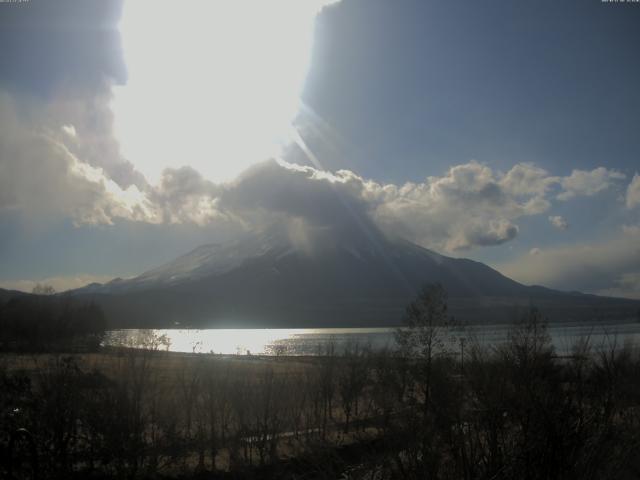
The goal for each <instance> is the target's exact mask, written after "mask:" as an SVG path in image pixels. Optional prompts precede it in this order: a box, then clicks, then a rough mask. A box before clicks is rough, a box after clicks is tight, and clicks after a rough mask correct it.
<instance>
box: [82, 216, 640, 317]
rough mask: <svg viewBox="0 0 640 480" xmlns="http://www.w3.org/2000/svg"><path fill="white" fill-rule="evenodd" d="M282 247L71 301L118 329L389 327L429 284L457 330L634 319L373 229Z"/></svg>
mask: <svg viewBox="0 0 640 480" xmlns="http://www.w3.org/2000/svg"><path fill="white" fill-rule="evenodd" d="M291 237H292V236H290V235H288V234H285V231H284V230H283V229H275V228H273V229H270V230H266V231H264V232H262V233H259V234H255V235H248V236H247V237H245V238H242V239H240V240H238V241H235V242H230V243H226V244H211V245H203V246H201V247H198V248H196V249H195V250H193V251H191V252H190V253H188V254H186V255H184V256H182V257H179V258H177V259H176V260H174V261H172V262H169V263H167V264H166V265H164V266H161V267H159V268H156V269H153V270H150V271H148V272H145V273H143V274H141V275H139V276H137V277H134V278H131V279H115V280H113V281H111V282H109V283H106V284H103V285H100V284H91V285H88V286H87V287H84V288H82V289H78V290H75V291H74V292H72V294H74V295H79V296H83V297H90V298H91V299H93V300H95V301H96V302H98V304H99V305H100V306H101V307H102V308H103V310H104V312H105V314H106V316H107V318H108V319H109V321H110V324H111V325H113V326H117V327H150V326H153V327H159V326H175V325H178V324H179V325H183V326H186V325H188V326H225V327H244V326H254V327H309V326H317V327H323V326H384V325H395V324H398V323H399V322H400V320H401V318H402V314H403V312H404V308H405V306H406V305H407V304H408V303H409V302H410V301H411V300H412V299H413V298H414V297H415V295H416V293H417V291H418V289H419V288H420V287H421V286H422V285H424V284H427V283H433V282H439V283H441V284H442V285H443V286H444V288H445V289H446V291H447V293H448V295H449V305H450V311H451V314H452V315H453V316H454V317H456V319H457V320H460V321H464V322H490V323H493V322H508V321H514V320H517V319H518V318H519V317H520V316H521V315H522V314H523V313H524V311H525V310H526V309H528V308H529V307H530V306H531V305H535V306H537V307H539V308H540V309H541V310H542V311H543V313H544V314H545V315H547V316H548V318H549V319H550V320H551V321H556V320H564V321H573V320H575V321H585V320H612V319H621V318H633V317H634V316H635V312H636V311H637V309H638V306H639V305H640V302H636V301H632V300H626V299H614V298H606V297H598V296H594V295H585V294H581V293H575V292H573V293H565V292H560V291H555V290H551V289H548V288H544V287H540V286H525V285H522V284H520V283H518V282H515V281H513V280H511V279H509V278H507V277H505V276H504V275H502V274H500V273H499V272H497V271H495V270H493V269H492V268H490V267H488V266H487V265H484V264H482V263H479V262H475V261H472V260H467V259H458V258H450V257H446V256H443V255H440V254H437V253H435V252H433V251H430V250H427V249H425V248H422V247H420V246H418V245H415V244H413V243H411V242H408V241H406V240H401V239H390V238H387V237H385V236H383V235H382V234H380V233H379V232H377V231H374V230H372V229H366V228H363V229H355V228H354V229H351V230H344V231H342V232H340V233H336V232H335V231H334V230H328V229H327V230H323V229H317V230H316V231H314V233H313V235H310V236H303V238H299V239H298V240H296V241H294V240H292V239H291ZM293 237H294V238H295V235H294V236H293Z"/></svg>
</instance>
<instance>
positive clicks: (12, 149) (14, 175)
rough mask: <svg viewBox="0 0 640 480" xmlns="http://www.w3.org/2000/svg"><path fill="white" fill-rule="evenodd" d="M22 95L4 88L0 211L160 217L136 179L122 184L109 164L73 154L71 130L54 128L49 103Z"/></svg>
mask: <svg viewBox="0 0 640 480" xmlns="http://www.w3.org/2000/svg"><path fill="white" fill-rule="evenodd" d="M19 100H20V99H14V98H13V97H11V96H10V95H9V94H7V93H6V92H0V122H1V123H2V127H3V128H2V130H0V192H2V193H0V211H1V210H11V211H18V212H20V213H22V214H23V215H24V216H26V217H27V218H33V219H37V218H42V217H46V216H49V215H63V216H66V217H69V218H72V219H73V220H74V221H75V222H77V223H89V224H111V223H113V220H114V219H115V218H128V219H131V220H142V221H150V222H154V221H156V220H155V219H154V214H153V212H152V207H151V205H150V204H149V201H148V200H147V199H146V197H145V195H144V193H143V191H142V190H141V189H140V188H139V187H138V186H137V185H136V184H135V183H132V182H126V183H127V184H128V185H127V187H122V186H121V185H120V184H118V183H117V182H115V181H114V180H113V179H112V175H110V174H109V173H108V172H107V171H106V170H105V168H103V167H101V166H95V165H92V164H90V163H87V162H86V161H84V160H82V159H80V158H79V157H78V156H77V155H76V154H74V153H73V151H72V150H71V148H70V147H69V146H68V145H67V143H65V142H66V141H68V140H69V135H68V134H67V133H65V132H64V131H63V130H62V129H61V127H60V126H56V128H52V117H51V110H50V109H49V105H44V106H42V105H41V106H34V105H32V104H30V102H22V103H21V102H20V101H19ZM25 104H27V106H25ZM143 189H144V187H143Z"/></svg>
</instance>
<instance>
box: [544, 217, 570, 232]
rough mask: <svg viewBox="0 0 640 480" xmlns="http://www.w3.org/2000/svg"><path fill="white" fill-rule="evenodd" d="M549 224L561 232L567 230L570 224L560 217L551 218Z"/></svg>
mask: <svg viewBox="0 0 640 480" xmlns="http://www.w3.org/2000/svg"><path fill="white" fill-rule="evenodd" d="M549 222H551V225H553V226H554V227H556V228H557V229H559V230H566V229H567V228H569V223H568V222H567V221H566V220H565V219H564V218H563V217H562V216H560V215H551V216H550V217H549Z"/></svg>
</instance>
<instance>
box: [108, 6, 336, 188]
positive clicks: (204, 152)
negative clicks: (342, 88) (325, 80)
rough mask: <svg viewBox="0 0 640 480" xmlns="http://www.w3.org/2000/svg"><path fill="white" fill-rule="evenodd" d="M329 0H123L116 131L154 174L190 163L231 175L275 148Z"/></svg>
mask: <svg viewBox="0 0 640 480" xmlns="http://www.w3.org/2000/svg"><path fill="white" fill-rule="evenodd" d="M326 3H328V2H327V1H304V0H271V1H266V0H254V1H248V0H185V1H181V2H175V1H168V0H128V1H126V2H125V5H124V11H123V16H122V21H121V23H120V30H121V35H122V42H123V48H124V55H125V61H126V63H127V69H128V73H129V79H128V82H127V84H126V85H124V86H119V87H116V88H115V89H114V99H113V110H114V116H115V128H116V135H117V136H118V139H119V141H120V144H121V148H122V152H123V154H124V155H125V157H126V158H127V159H129V160H130V161H131V162H133V163H134V165H136V167H137V168H138V169H139V170H140V171H142V173H144V174H145V175H146V176H147V178H148V180H149V181H151V182H152V183H155V182H157V181H158V179H159V178H160V173H161V172H162V170H163V169H164V168H166V167H179V166H183V165H189V166H192V167H193V168H195V169H196V170H198V171H200V172H201V173H202V174H203V175H204V176H205V177H206V178H209V179H211V180H215V181H223V180H229V179H231V178H232V177H233V176H235V175H236V174H237V173H238V172H240V171H241V170H243V169H244V168H246V167H247V166H248V165H250V164H252V163H255V162H256V161H259V160H262V159H264V158H267V157H269V156H273V155H277V154H278V153H279V151H280V149H281V147H282V145H283V144H284V143H286V142H288V140H289V139H288V132H290V131H291V129H290V126H291V121H292V119H293V117H294V116H295V114H296V113H297V111H298V104H299V96H300V92H301V89H302V87H303V84H304V79H305V76H306V73H307V70H308V66H309V57H310V52H311V43H312V39H313V25H314V19H315V15H316V13H317V12H318V11H319V9H320V8H321V7H322V6H323V5H324V4H326Z"/></svg>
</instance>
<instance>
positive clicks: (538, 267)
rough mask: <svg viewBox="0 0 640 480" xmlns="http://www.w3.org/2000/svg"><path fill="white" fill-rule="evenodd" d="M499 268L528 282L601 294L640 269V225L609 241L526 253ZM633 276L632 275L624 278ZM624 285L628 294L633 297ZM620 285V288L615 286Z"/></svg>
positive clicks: (623, 231) (627, 229) (519, 279)
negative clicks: (530, 253)
mask: <svg viewBox="0 0 640 480" xmlns="http://www.w3.org/2000/svg"><path fill="white" fill-rule="evenodd" d="M496 268H497V269H498V270H499V271H500V272H502V273H503V274H505V275H507V276H508V277H510V278H513V279H514V280H517V281H519V282H522V283H525V284H529V285H531V284H538V285H545V286H547V287H551V288H561V289H562V288H566V287H567V285H571V288H572V289H577V290H580V291H585V292H591V293H601V292H603V291H605V290H607V289H609V290H610V289H611V288H613V287H612V285H618V286H619V285H620V281H621V279H622V280H623V279H624V278H635V277H634V275H636V274H637V272H640V228H626V229H623V230H622V231H621V232H620V233H619V234H617V235H614V236H612V237H611V238H609V239H608V240H605V241H602V242H598V243H583V244H577V245H576V244H574V245H568V246H562V247H556V248H547V249H545V250H540V251H538V253H537V254H535V255H523V256H521V257H519V258H516V259H513V260H511V261H509V262H506V263H503V264H501V265H496ZM625 275H631V277H625ZM628 285H629V284H628V283H627V284H625V288H627V293H626V294H625V296H631V295H630V292H629V288H628ZM616 288H618V287H616Z"/></svg>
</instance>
